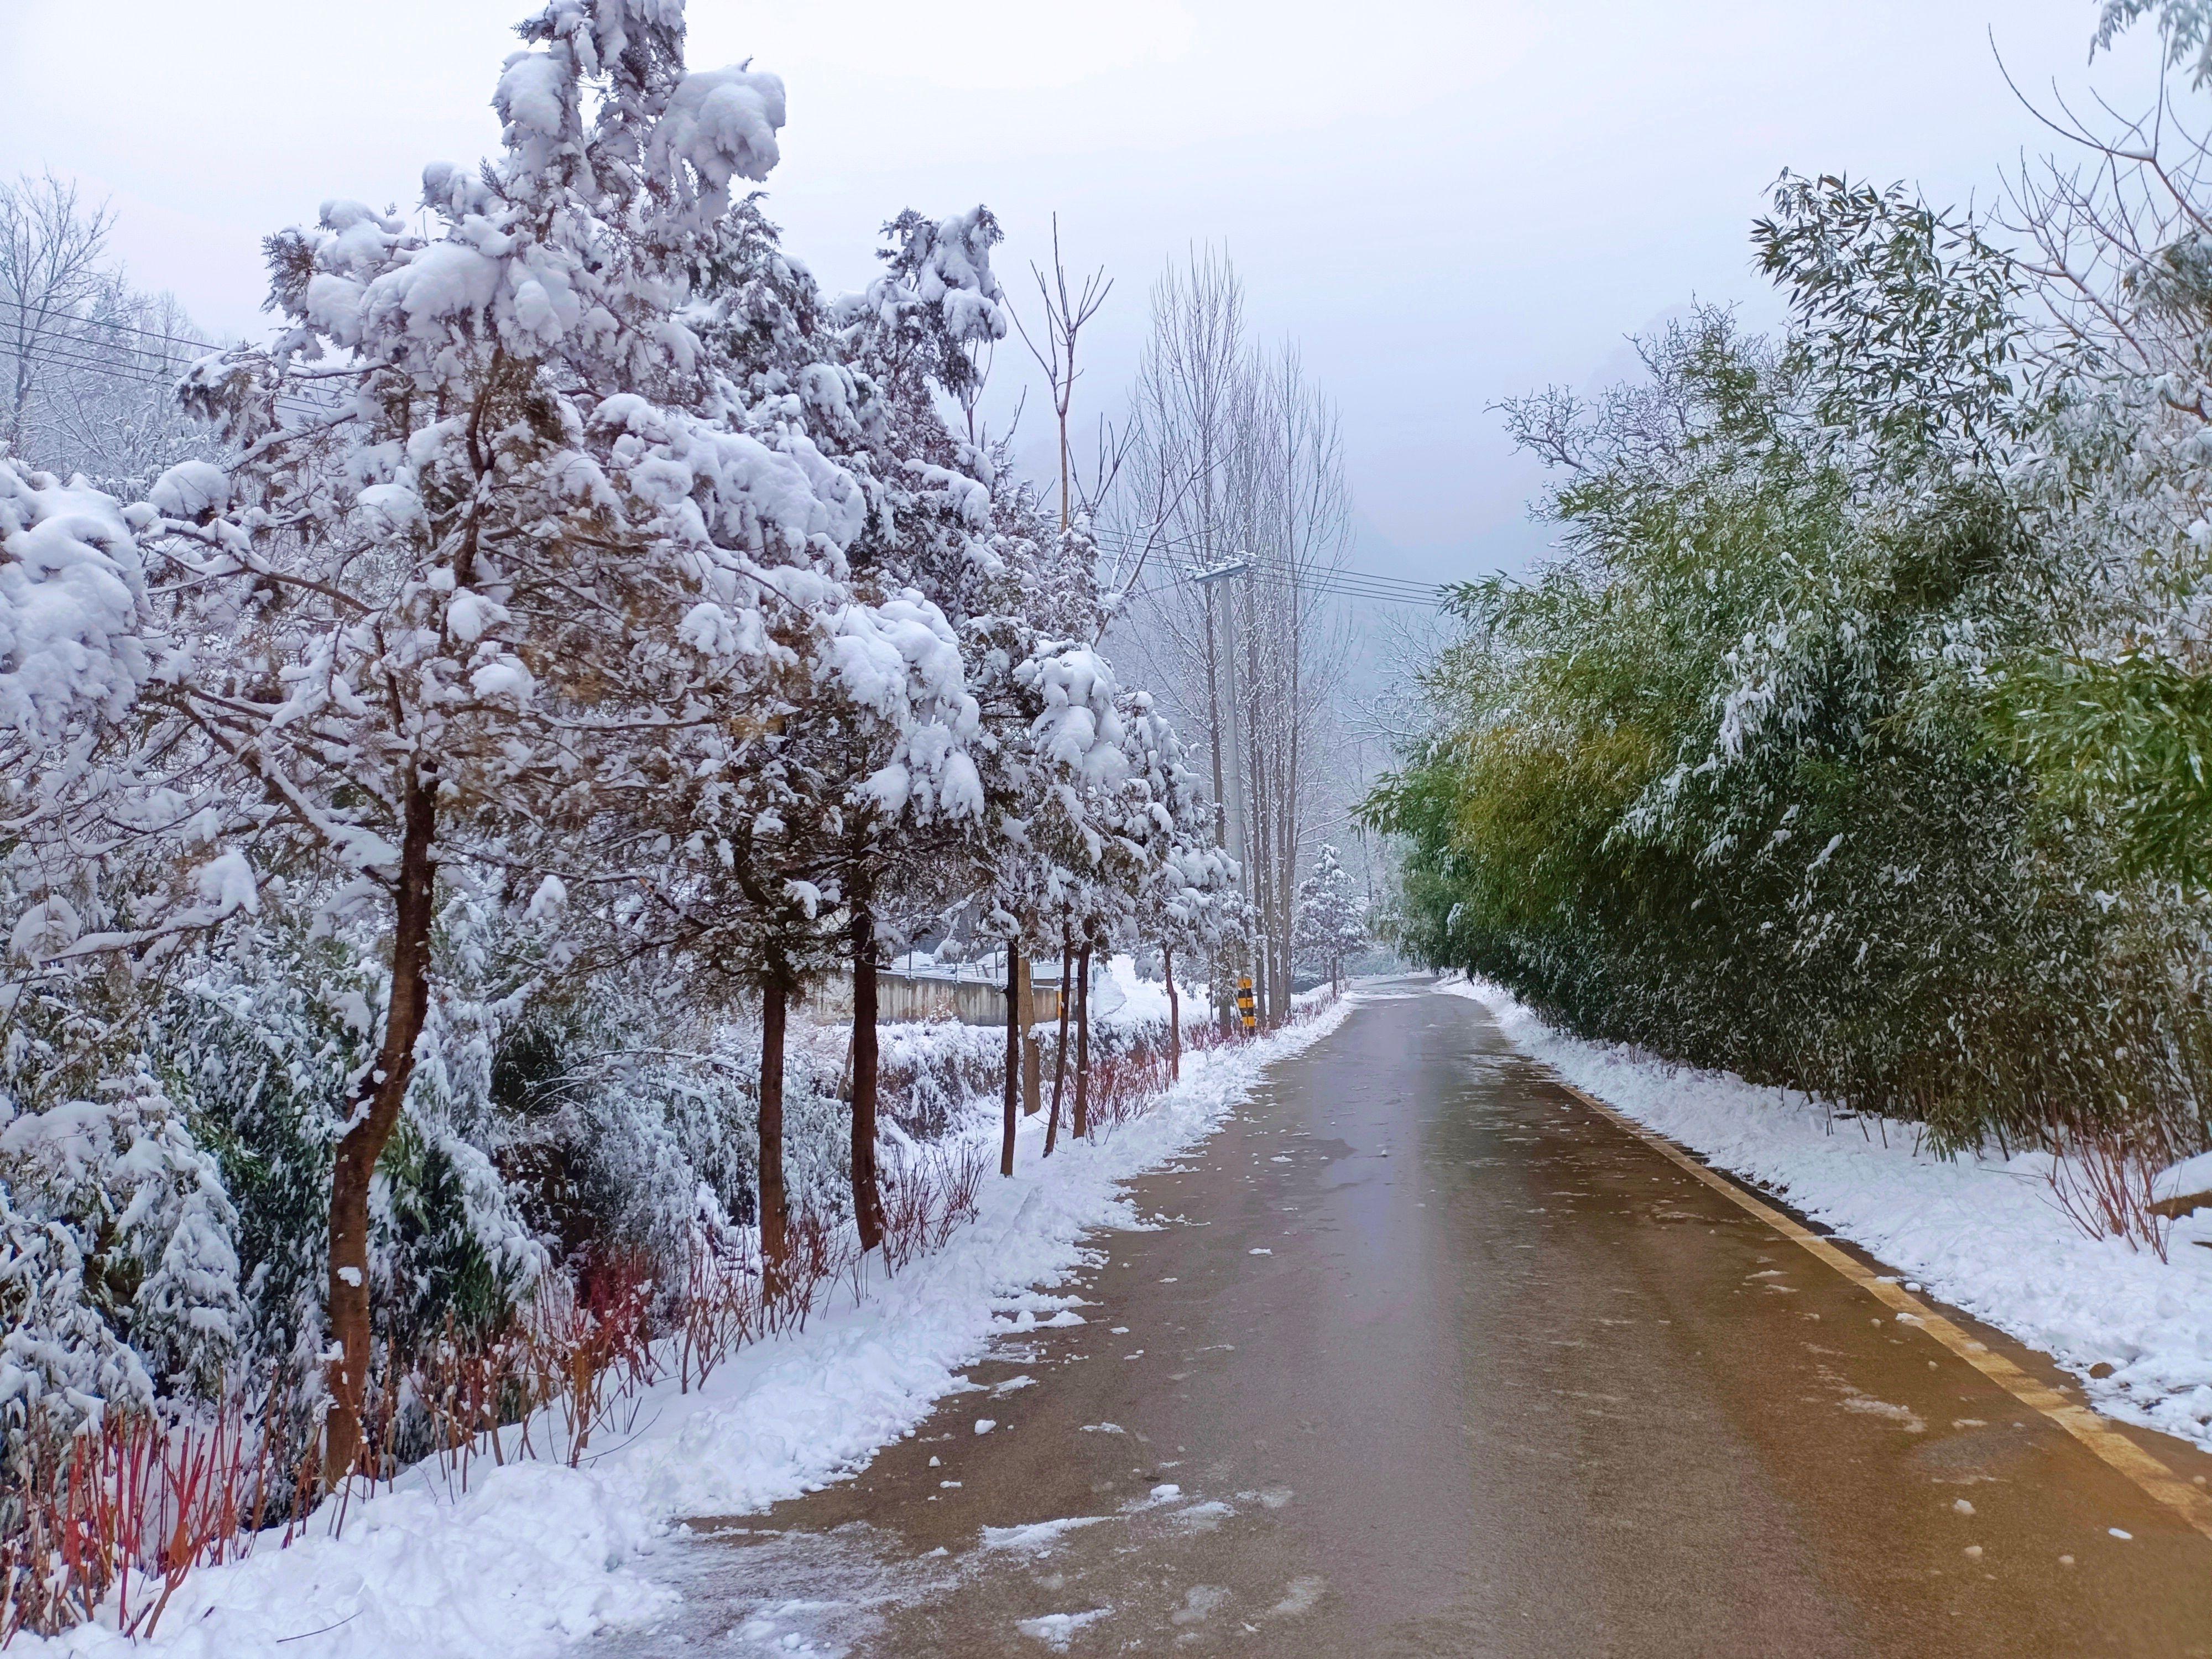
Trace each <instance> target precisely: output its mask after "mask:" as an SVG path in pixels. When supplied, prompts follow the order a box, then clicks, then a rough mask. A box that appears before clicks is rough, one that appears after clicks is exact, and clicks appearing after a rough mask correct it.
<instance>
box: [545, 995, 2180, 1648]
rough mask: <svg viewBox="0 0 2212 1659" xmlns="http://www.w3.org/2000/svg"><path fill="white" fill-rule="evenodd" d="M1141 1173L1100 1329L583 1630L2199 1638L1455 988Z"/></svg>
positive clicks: (844, 1634)
mask: <svg viewBox="0 0 2212 1659" xmlns="http://www.w3.org/2000/svg"><path fill="white" fill-rule="evenodd" d="M1524 1036H1525V1034H1524ZM1134 1191H1135V1198H1136V1201H1137V1205H1138V1207H1139V1210H1140V1211H1141V1212H1144V1213H1146V1214H1147V1215H1150V1216H1152V1217H1154V1218H1157V1219H1158V1222H1159V1223H1160V1224H1162V1225H1158V1226H1157V1227H1156V1228H1154V1229H1152V1230H1149V1231H1115V1232H1112V1233H1109V1234H1106V1235H1103V1237H1102V1242H1103V1244H1104V1246H1105V1249H1104V1251H1103V1260H1101V1261H1099V1262H1098V1263H1097V1265H1096V1266H1095V1267H1093V1268H1092V1269H1091V1271H1090V1272H1088V1273H1086V1274H1085V1275H1084V1276H1083V1277H1082V1278H1081V1279H1079V1280H1078V1282H1077V1284H1076V1285H1075V1287H1074V1288H1075V1289H1076V1290H1077V1291H1079V1294H1080V1295H1081V1297H1083V1304H1082V1306H1081V1310H1080V1311H1081V1316H1082V1317H1083V1319H1084V1320H1085V1323H1083V1324H1080V1325H1066V1326H1060V1327H1050V1328H1034V1329H1024V1330H1022V1331H1020V1332H1018V1333H1013V1334H1007V1335H1006V1336H1005V1337H1003V1338H1001V1339H1000V1341H999V1343H998V1344H997V1346H996V1347H995V1349H994V1352H993V1353H992V1355H991V1357H990V1358H989V1359H987V1361H985V1362H984V1363H982V1364H976V1365H973V1366H971V1367H969V1369H968V1371H967V1377H968V1384H969V1386H967V1387H966V1388H965V1389H963V1390H962V1391H961V1392H958V1393H956V1394H954V1395H951V1396H950V1397H949V1398H948V1399H947V1400H946V1401H945V1402H944V1403H943V1404H942V1405H941V1406H940V1407H939V1409H938V1410H937V1411H936V1412H935V1413H933V1415H931V1416H930V1417H929V1418H928V1419H927V1420H926V1421H924V1422H923V1423H922V1424H921V1425H920V1427H919V1428H918V1429H917V1430H916V1431H915V1433H914V1434H913V1435H912V1436H911V1437H903V1438H902V1439H900V1440H898V1441H897V1442H896V1443H894V1444H893V1445H891V1446H890V1447H889V1448H888V1449H885V1450H884V1452H883V1453H882V1454H880V1455H878V1456H877V1457H876V1458H875V1459H874V1461H873V1462H872V1463H871V1464H870V1465H869V1466H868V1467H867V1468H866V1469H865V1470H864V1471H862V1472H861V1473H860V1474H858V1475H857V1476H856V1477H855V1478H854V1479H852V1480H848V1481H843V1482H839V1483H836V1484H833V1485H831V1486H828V1487H826V1488H824V1489H823V1490H822V1491H819V1492H813V1493H811V1494H808V1495H805V1496H804V1497H800V1498H795V1499H793V1500H790V1501H787V1502H785V1503H781V1504H777V1505H775V1507H773V1508H771V1509H769V1510H767V1511H765V1512H763V1513H756V1514H750V1515H732V1516H723V1517H720V1518H717V1517H715V1516H701V1517H699V1518H698V1520H697V1521H696V1522H694V1524H693V1528H692V1533H691V1535H690V1538H689V1539H688V1540H686V1541H683V1542H681V1543H679V1544H678V1545H676V1546H675V1547H666V1548H664V1549H663V1550H661V1551H660V1552H659V1554H658V1555H657V1556H656V1557H655V1558H654V1559H655V1571H656V1573H657V1574H658V1575H659V1577H660V1578H661V1581H662V1582H663V1583H665V1585H666V1586H668V1587H669V1588H671V1589H674V1590H675V1591H677V1592H678V1599H675V1600H672V1601H670V1602H668V1603H667V1604H666V1610H665V1611H664V1612H663V1613H660V1614H659V1616H658V1617H657V1618H656V1619H655V1620H653V1621H651V1622H650V1623H648V1624H647V1626H644V1627H642V1628H634V1629H630V1630H627V1631H621V1632H607V1633H605V1634H604V1635H603V1636H601V1637H600V1638H598V1639H597V1640H596V1641H594V1642H593V1643H592V1644H590V1648H589V1650H590V1651H592V1652H593V1653H594V1654H599V1655H605V1656H616V1655H621V1656H633V1659H635V1656H647V1655H660V1654H673V1653H679V1652H695V1651H699V1650H702V1645H701V1644H704V1650H710V1651H714V1652H723V1653H731V1654H740V1655H742V1654H749V1653H793V1652H799V1653H842V1652H849V1653H865V1654H870V1655H896V1656H901V1659H905V1656H922V1655H933V1654H945V1655H958V1656H962V1659H971V1656H978V1655H988V1654H1000V1653H1006V1654H1036V1655H1042V1654H1047V1653H1050V1652H1054V1651H1065V1652H1070V1653H1075V1654H1082V1653H1101V1654H1103V1653H1109V1652H1121V1651H1127V1650H1141V1651H1176V1652H1184V1651H1194V1652H1200V1653H1206V1652H1215V1651H1231V1650H1235V1651H1240V1652H1246V1653H1267V1654H1269V1655H1299V1654H1314V1655H1322V1654H1328V1655H1341V1654H1348V1653H1358V1654H1363V1655H1365V1654H1397V1653H1405V1654H1413V1653H1420V1654H1441V1653H1462V1652H1469V1653H1472V1652H1480V1653H1483V1654H1486V1655H1489V1654H1497V1655H1547V1656H1550V1655H1562V1656H1564V1655H1574V1656H1577V1659H1579V1656H1583V1655H1589V1654H1596V1653H1621V1654H1630V1653H1634V1654H1643V1653H1651V1654H1692V1653H1694V1654H1699V1655H1732V1654H1742V1655H1753V1654H1756V1655H1762V1656H1764V1655H1772V1654H1778V1653H1787V1654H1790V1655H1792V1656H1822V1655H1831V1654H1834V1655H1844V1654H1853V1655H1863V1654H1877V1655H1898V1656H1905V1655H1913V1656H1919V1655H1924V1654H1928V1653H1931V1652H1938V1651H1940V1652H1943V1653H1947V1654H1988V1655H1991V1656H1996V1655H2003V1656H2007V1659H2017V1656H2027V1655H2038V1654H2049V1655H2054V1656H2055V1655H2069V1656H2070V1655H2078V1654H2090V1653H2107V1652H2110V1653H2130V1654H2134V1653H2141V1654H2166V1653H2172V1654H2180V1653H2185V1652H2190V1651H2192V1650H2195V1648H2193V1646H2192V1644H2199V1643H2201V1642H2202V1641H2203V1633H2204V1632H2206V1631H2207V1630H2212V1542H2208V1541H2206V1540H2205V1539H2204V1538H2203V1536H2201V1535H2199V1534H2197V1533H2195V1532H2192V1531H2191V1530H2190V1529H2189V1528H2188V1527H2187V1526H2186V1525H2185V1524H2184V1523H2183V1522H2181V1521H2180V1520H2179V1519H2178V1518H2177V1516H2175V1515H2174V1513H2173V1512H2172V1510H2169V1509H2166V1508H2164V1507H2161V1506H2160V1504H2157V1503H2154V1502H2153V1501H2152V1500H2151V1499H2150V1498H2148V1497H2147V1496H2146V1495H2145V1494H2144V1492H2142V1491H2141V1490H2140V1489H2139V1488H2137V1487H2136V1486H2133V1485H2131V1484H2130V1482H2129V1480H2126V1479H2125V1478H2124V1477H2123V1476H2121V1475H2120V1474H2117V1473H2115V1472H2114V1471H2113V1470H2112V1468H2109V1467H2107V1466H2106V1464H2104V1463H2102V1462H2098V1461H2097V1460H2096V1459H2095V1458H2093V1456H2091V1455H2089V1454H2088V1453H2087V1451H2085V1450H2084V1449H2083V1448H2082V1447H2081V1445H2080V1444H2079V1443H2076V1442H2075V1441H2074V1440H2073V1439H2071V1438H2069V1437H2068V1436H2067V1435H2066V1434H2065V1433H2064V1432H2063V1431H2061V1430H2059V1429H2058V1428H2057V1426H2056V1425H2053V1424H2052V1423H2051V1421H2050V1420H2049V1419H2045V1418H2044V1417H2042V1416H2040V1415H2039V1414H2038V1413H2035V1412H2033V1411H2032V1410H2029V1409H2027V1408H2025V1407H2023V1406H2022V1405H2021V1402H2020V1401H2017V1400H2016V1399H2015V1398H2013V1397H2012V1396H2011V1395H2008V1394H2006V1393H2004V1392H2003V1391H2002V1389H1999V1388H1997V1387H1996V1385H1995V1384H1994V1383H1991V1382H1990V1380H1989V1379H1988V1378H1987V1377H1985V1376H1983V1375H1982V1374H1981V1373H1980V1372H1978V1371H1977V1370H1974V1369H1973V1368H1972V1367H1971V1366H1969V1365H1968V1364H1966V1363H1964V1362H1963V1361H1961V1360H1960V1359H1959V1358H1957V1357H1955V1356H1954V1354H1952V1353H1951V1352H1948V1351H1947V1350H1945V1349H1944V1348H1942V1347H1940V1346H1937V1345H1936V1343H1935V1342H1933V1341H1931V1340H1929V1338H1928V1337H1927V1336H1926V1335H1925V1334H1923V1333H1921V1332H1919V1331H1917V1330H1915V1329H1913V1328H1911V1325H1910V1324H1907V1323H1900V1322H1899V1320H1898V1319H1897V1318H1896V1317H1895V1316H1894V1315H1893V1312H1892V1310H1888V1309H1887V1308H1885V1307H1884V1306H1883V1305H1881V1304H1880V1303H1878V1302H1876V1301H1875V1299H1874V1298H1873V1297H1870V1296H1869V1294H1868V1293H1867V1292H1866V1291H1865V1290H1864V1289H1863V1288H1860V1287H1858V1286H1855V1285H1852V1284H1850V1282H1848V1281H1846V1280H1845V1279H1843V1278H1841V1277H1839V1276H1838V1274H1837V1273H1834V1272H1832V1271H1831V1270H1830V1269H1828V1268H1827V1267H1824V1266H1823V1265H1822V1264H1821V1263H1820V1261H1817V1260H1815V1259H1814V1257H1813V1256H1811V1255H1808V1254H1807V1253H1806V1252H1804V1251H1803V1250H1802V1249H1798V1248H1797V1247H1796V1246H1795V1245H1793V1244H1790V1243H1788V1242H1787V1241H1786V1240H1784V1238H1782V1237H1780V1236H1779V1235H1778V1234H1777V1233H1776V1232H1775V1231H1773V1230H1772V1229H1771V1228H1770V1227H1767V1226H1765V1225H1763V1224H1762V1223H1760V1222H1759V1220H1757V1219H1756V1218H1754V1217H1753V1216H1750V1215H1748V1214H1747V1213H1746V1212H1744V1211H1742V1210H1741V1209H1740V1208H1738V1207H1737V1206H1735V1205H1734V1204H1732V1203H1730V1202H1729V1200H1727V1199H1726V1198H1725V1197H1723V1196H1722V1195H1720V1194H1717V1193H1716V1192H1714V1191H1713V1190H1711V1188H1709V1187H1707V1186H1705V1185H1704V1184H1702V1183H1701V1182H1699V1181H1698V1180H1696V1179H1695V1178H1693V1177H1692V1176H1691V1175H1689V1174H1687V1173H1686V1172H1685V1171H1683V1170H1681V1169H1680V1168H1678V1167H1676V1166H1675V1165H1674V1164H1669V1163H1668V1161H1667V1160H1666V1159H1665V1158H1662V1157H1661V1156H1660V1155H1659V1154H1658V1153H1657V1152H1655V1151H1653V1150H1652V1148H1651V1147H1650V1146H1646V1145H1644V1143H1642V1142H1640V1141H1638V1140H1637V1139H1634V1138H1632V1136H1630V1135H1629V1134H1627V1133H1624V1132H1623V1131H1622V1130H1621V1129H1620V1127H1617V1126H1615V1125H1613V1124H1612V1123H1610V1122H1608V1121H1606V1120H1605V1119H1603V1118H1602V1117H1601V1116H1599V1115H1596V1114H1595V1113H1593V1112H1592V1111H1590V1110H1589V1109H1588V1108H1587V1107H1585V1106H1583V1105H1582V1104H1580V1103H1577V1102H1576V1101H1575V1100H1574V1099H1573V1098H1571V1097H1570V1096H1568V1095H1567V1094H1566V1093H1565V1092H1564V1091H1561V1090H1560V1089H1559V1087H1558V1086H1557V1085H1556V1084H1555V1083H1553V1081H1552V1078H1551V1073H1549V1071H1548V1070H1547V1067H1546V1066H1543V1065H1542V1064H1540V1063H1538V1062H1537V1061H1534V1060H1531V1059H1529V1058H1528V1057H1527V1056H1526V1055H1525V1054H1522V1053H1521V1052H1518V1051H1517V1050H1516V1048H1515V1047H1514V1046H1513V1044H1512V1043H1511V1042H1509V1040H1508V1038H1507V1036H1506V1035H1505V1033H1504V1032H1503V1031H1501V1030H1500V1029H1499V1026H1498V1023H1497V1021H1496V1019H1495V1018H1493V1016H1492V1013H1491V1012H1490V1011H1488V1010H1487V1009H1486V1008H1485V1007H1484V1006H1481V1005H1480V1003H1478V1002H1475V1001H1473V1000H1467V999H1464V998H1460V997H1450V996H1440V995H1437V994H1433V989H1432V987H1431V985H1430V984H1429V983H1427V982H1425V981H1407V982H1405V983H1403V984H1402V985H1401V986H1398V987H1395V988H1392V987H1375V988H1372V989H1370V991H1369V992H1368V993H1367V994H1365V996H1364V998H1363V1000H1362V1001H1361V1002H1360V1004H1359V1006H1357V1007H1355V1008H1354V1009H1353V1010H1352V1013H1351V1016H1350V1018H1348V1019H1347V1020H1346V1023H1345V1024H1344V1025H1343V1027H1342V1028H1341V1029H1340V1030H1338V1031H1337V1032H1335V1033H1334V1035H1333V1036H1328V1037H1327V1038H1325V1039H1323V1040H1322V1042H1319V1043H1317V1044H1316V1045H1315V1046H1314V1047H1312V1048H1310V1049H1308V1050H1307V1051H1306V1052H1304V1054H1297V1055H1295V1056H1293V1057H1291V1058H1288V1059H1285V1060H1282V1061H1280V1062H1279V1064H1278V1065H1277V1066H1275V1068H1274V1069H1273V1072H1272V1073H1270V1074H1269V1081H1268V1082H1267V1085H1265V1086H1263V1087H1262V1088H1261V1090H1260V1091H1258V1092H1257V1093H1256V1094H1255V1096H1254V1097H1252V1098H1251V1099H1250V1100H1249V1102H1248V1103H1246V1104H1245V1105H1244V1106H1243V1108H1241V1109H1239V1110H1238V1111H1237V1113H1236V1114H1235V1115H1233V1116H1232V1118H1231V1121H1230V1122H1229V1123H1228V1124H1227V1125H1226V1126H1225V1127H1224V1128H1223V1129H1222V1130H1221V1131H1219V1132H1218V1133H1217V1134H1216V1135H1215V1136H1214V1137H1213V1138H1212V1139H1211V1140H1210V1141H1208V1142H1206V1145H1205V1146H1204V1148H1203V1152H1202V1154H1194V1155H1192V1156H1189V1157H1188V1158H1184V1159H1182V1161H1181V1162H1180V1163H1179V1164H1177V1165H1176V1167H1174V1168H1172V1169H1170V1170H1165V1171H1162V1172H1160V1173H1157V1174H1154V1175H1152V1176H1146V1177H1144V1178H1143V1179H1141V1180H1140V1181H1139V1182H1137V1183H1136V1187H1135V1189H1134ZM1968 1323H1970V1324H1971V1322H1968ZM1972 1328H1973V1330H1974V1331H1975V1333H1976V1334H1978V1335H1979V1336H1980V1337H1982V1338H1983V1339H1984V1340H1988V1341H1990V1343H1991V1344H1992V1345H1994V1346H1997V1347H1999V1348H2000V1349H2001V1350H2002V1352H2005V1353H2006V1354H2008V1356H2009V1357H2010V1358H2013V1359H2014V1360H2015V1362H2016V1363H2017V1364H2020V1365H2021V1366H2022V1367H2024V1368H2027V1369H2029V1370H2032V1371H2033V1374H2034V1375H2035V1376H2038V1377H2039V1378H2042V1379H2044V1380H2045V1381H2047V1382H2052V1383H2059V1382H2063V1378H2062V1377H2061V1375H2060V1373H2059V1372H2058V1371H2057V1370H2056V1368H2054V1367H2053V1366H2051V1364H2050V1363H2049V1362H2048V1361H2047V1360H2046V1359H2045V1358H2042V1357H2040V1356H2038V1355H2036V1354H2034V1353H2033V1352H2030V1351H2029V1350H2027V1349H2025V1348H2022V1347H2020V1346H2017V1345H2015V1344H2011V1343H2008V1342H2007V1341H2006V1340H2005V1339H2003V1338H2002V1337H2001V1336H2000V1335H1998V1334H1996V1332H1994V1331H1992V1330H1990V1329H1988V1328H1984V1327H1980V1326H1973V1327H1972ZM2130 1432H2136V1433H2138V1434H2139V1437H2140V1438H2141V1439H2142V1443H2144V1444H2146V1445H2154V1447H2155V1449H2156V1451H2157V1454H2158V1455H2159V1456H2160V1458H2162V1459H2163V1460H2165V1461H2166V1462H2167V1463H2168V1464H2169V1465H2170V1466H2171V1467H2172V1468H2174V1469H2175V1470H2176V1471H2178V1472H2179V1473H2180V1474H2182V1476H2183V1477H2184V1478H2185V1479H2194V1478H2196V1477H2198V1476H2203V1475H2206V1474H2212V1458H2208V1457H2206V1456H2205V1455H2203V1454H2202V1453H2200V1452H2197V1451H2196V1450H2195V1449H2192V1448H2191V1447H2189V1446H2187V1445H2185V1444H2184V1443H2180V1442H2178V1441H2174V1440H2171V1439H2166V1438H2164V1437H2154V1436H2148V1435H2140V1433H2139V1431H2130Z"/></svg>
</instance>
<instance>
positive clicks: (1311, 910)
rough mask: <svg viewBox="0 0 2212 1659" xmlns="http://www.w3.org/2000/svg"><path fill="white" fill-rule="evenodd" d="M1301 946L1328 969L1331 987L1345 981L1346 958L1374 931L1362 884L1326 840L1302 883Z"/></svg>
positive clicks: (1312, 963) (1319, 965) (1304, 954)
mask: <svg viewBox="0 0 2212 1659" xmlns="http://www.w3.org/2000/svg"><path fill="white" fill-rule="evenodd" d="M1296 927H1297V933H1296V935H1295V937H1296V940H1297V952H1298V954H1299V955H1300V956H1301V957H1304V958H1305V960H1306V962H1307V963H1308V964H1309V965H1310V966H1313V967H1316V968H1322V969H1327V971H1328V982H1329V988H1330V989H1331V990H1334V989H1336V988H1338V987H1339V986H1340V985H1341V983H1342V982H1343V978H1344V959H1345V957H1348V956H1351V955H1352V954H1354V953H1355V952H1357V951H1360V950H1362V949H1364V947H1365V946H1366V945H1367V944H1368V942H1369V939H1370V929H1369V927H1368V925H1367V915H1366V906H1365V904H1364V902H1362V900H1361V896H1360V892H1359V888H1358V884H1357V883H1355V882H1354V881H1353V880H1352V872H1350V871H1348V870H1346V868H1345V867H1344V865H1343V862H1342V860H1340V859H1339V858H1338V856H1337V851H1336V848H1334V847H1332V846H1329V845H1328V844H1327V843H1325V842H1324V843H1323V844H1322V849H1321V852H1320V853H1319V854H1318V855H1317V856H1316V858H1315V860H1314V867H1313V869H1312V871H1311V872H1310V873H1309V874H1308V875H1307V877H1306V878H1305V879H1304V881H1302V882H1300V883H1299V884H1298V909H1297V923H1296Z"/></svg>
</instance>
